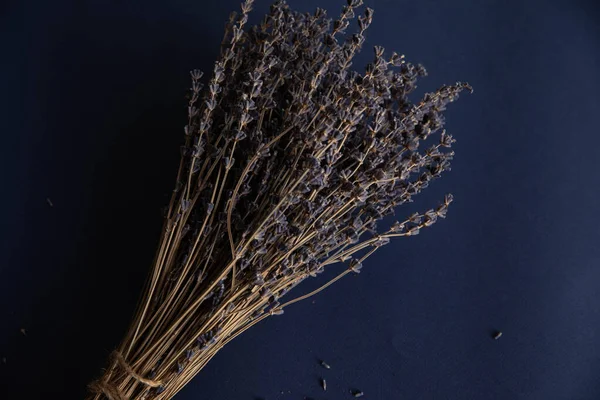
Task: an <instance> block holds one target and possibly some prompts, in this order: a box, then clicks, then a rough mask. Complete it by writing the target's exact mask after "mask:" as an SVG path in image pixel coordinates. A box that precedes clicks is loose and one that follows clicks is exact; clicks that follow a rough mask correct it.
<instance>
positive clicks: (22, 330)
mask: <svg viewBox="0 0 600 400" xmlns="http://www.w3.org/2000/svg"><path fill="white" fill-rule="evenodd" d="M21 333H22V334H23V336H27V331H26V330H25V328H21Z"/></svg>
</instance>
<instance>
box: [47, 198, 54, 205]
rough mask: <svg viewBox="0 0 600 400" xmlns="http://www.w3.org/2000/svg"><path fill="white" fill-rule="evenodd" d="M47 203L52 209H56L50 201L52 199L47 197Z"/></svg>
mask: <svg viewBox="0 0 600 400" xmlns="http://www.w3.org/2000/svg"><path fill="white" fill-rule="evenodd" d="M46 202H47V203H48V205H49V206H50V207H54V204H52V200H50V197H46Z"/></svg>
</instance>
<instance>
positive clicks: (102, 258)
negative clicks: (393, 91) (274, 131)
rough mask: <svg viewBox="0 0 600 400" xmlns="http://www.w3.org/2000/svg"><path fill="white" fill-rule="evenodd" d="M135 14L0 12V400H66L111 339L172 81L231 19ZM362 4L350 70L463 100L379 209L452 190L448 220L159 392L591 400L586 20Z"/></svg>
mask: <svg viewBox="0 0 600 400" xmlns="http://www.w3.org/2000/svg"><path fill="white" fill-rule="evenodd" d="M136 3H137V4H134V2H126V1H67V0H55V1H37V2H26V1H18V2H14V3H13V4H6V3H4V4H3V5H2V6H0V15H1V16H2V17H1V18H2V19H1V21H0V40H1V48H2V62H0V77H1V78H0V82H1V92H2V96H0V102H2V104H0V115H1V118H2V129H1V131H2V141H1V143H2V144H1V147H0V162H1V163H2V165H1V167H2V168H1V169H0V170H1V171H2V188H3V190H2V200H1V205H2V214H1V218H2V222H1V223H0V226H1V228H2V236H1V241H0V246H1V250H0V257H1V260H0V313H1V314H0V321H1V322H0V324H1V329H0V357H6V359H7V363H6V364H0V385H1V388H0V393H1V394H0V398H2V399H38V398H44V399H80V398H82V397H83V395H84V392H85V385H86V384H87V383H88V382H89V381H90V380H91V379H92V378H94V377H96V376H97V375H98V374H99V373H100V368H102V367H103V366H104V362H105V359H106V356H107V355H108V353H109V352H110V350H111V349H113V348H114V347H115V346H116V345H117V344H118V342H119V340H120V338H121V336H122V335H123V334H124V332H125V329H126V327H127V325H128V322H129V320H130V318H131V315H132V312H133V310H134V306H135V302H136V300H137V296H138V292H139V290H140V289H141V286H142V284H143V278H144V276H145V271H146V270H147V268H148V267H149V265H150V262H151V261H152V257H153V255H154V251H155V248H156V244H157V240H158V236H159V230H160V228H161V223H162V221H161V207H162V206H164V205H166V202H167V199H168V197H167V196H168V195H169V193H170V191H171V189H172V188H173V184H174V178H175V174H176V168H177V165H178V157H179V145H180V144H181V143H182V139H183V125H184V124H185V105H186V103H185V99H184V94H185V90H186V88H187V87H189V75H188V71H189V70H190V69H192V68H200V69H202V70H204V71H207V72H209V71H210V70H211V68H212V63H213V61H214V59H215V56H216V55H217V51H218V45H219V43H220V40H221V36H222V32H223V26H224V22H225V20H226V19H227V17H228V14H229V12H230V11H231V10H234V9H235V10H237V9H238V7H239V4H238V0H220V1H200V0H194V1H191V0H189V1H184V0H177V1H173V0H171V1H144V2H136ZM343 3H344V0H311V1H300V0H293V1H290V4H291V5H292V6H293V7H295V8H297V9H299V10H302V11H313V10H314V8H315V7H316V6H317V5H320V6H322V7H324V8H326V9H327V10H328V11H329V12H330V14H331V15H337V13H338V11H339V10H340V7H341V6H342V5H343ZM269 4H270V1H266V0H264V1H263V0H259V1H257V5H256V7H255V11H254V13H253V14H252V17H251V22H256V21H258V20H259V19H260V18H262V15H263V14H264V13H265V12H266V10H267V8H268V5H269ZM366 4H367V5H369V6H372V7H373V8H375V19H374V24H373V25H372V27H371V29H370V30H369V33H368V42H367V47H366V48H365V50H364V51H363V53H362V54H361V55H360V56H359V58H358V60H357V62H356V64H355V65H356V66H363V65H364V64H365V62H366V61H367V60H369V59H370V58H371V57H372V51H371V46H373V45H375V44H380V45H383V46H385V47H386V49H388V50H389V51H391V50H397V51H398V52H400V53H404V54H406V57H407V59H408V60H409V61H412V62H415V63H417V62H421V63H423V64H424V65H425V66H426V67H427V69H428V71H429V74H430V75H429V77H427V78H425V79H424V80H422V81H421V83H420V85H419V89H418V93H416V94H415V97H414V100H418V98H419V96H420V95H421V94H422V93H423V92H424V91H430V90H433V89H435V88H437V87H438V86H440V85H441V84H443V83H454V82H455V81H457V80H461V81H468V82H469V83H471V84H472V86H473V87H474V88H475V93H474V94H473V95H468V94H465V95H463V96H461V99H460V100H459V101H458V102H457V103H454V104H452V105H450V107H449V110H448V112H447V114H446V115H447V128H448V130H449V131H450V132H451V133H453V134H455V136H456V138H457V139H458V142H457V143H456V147H455V150H456V159H455V162H454V164H453V169H452V171H451V172H450V173H448V174H447V175H446V176H445V177H444V178H443V179H441V180H439V181H437V182H435V184H434V185H432V186H431V188H430V189H428V190H427V191H426V192H424V193H423V194H422V195H421V196H419V197H418V198H417V199H416V200H417V201H416V202H415V203H414V207H413V204H411V205H410V206H409V207H403V208H401V209H400V210H398V214H399V215H400V216H405V215H408V214H409V213H410V212H411V211H412V210H414V209H419V210H425V209H427V208H429V207H431V206H435V205H436V204H437V202H438V200H439V199H441V198H442V197H443V194H445V193H446V192H450V191H451V192H452V193H453V194H454V195H455V199H456V200H455V203H454V204H453V205H452V206H451V210H450V212H449V216H448V218H447V219H446V220H443V221H441V222H440V223H438V224H437V225H435V226H434V227H433V228H431V229H428V230H426V231H424V232H423V233H422V234H421V235H419V236H417V237H414V238H408V239H405V240H397V241H396V242H394V243H393V244H392V245H389V246H387V247H385V248H383V249H382V250H381V251H380V252H379V253H376V254H375V255H374V256H373V257H372V258H371V259H370V260H369V262H368V264H367V265H366V266H365V268H364V272H363V273H362V274H360V275H359V276H352V277H349V278H345V279H344V280H342V281H341V282H339V283H337V284H335V285H334V286H333V287H332V288H331V289H328V291H325V292H323V293H321V294H319V295H318V296H316V297H314V298H313V299H314V301H313V299H311V300H307V301H306V302H303V303H299V304H297V305H294V306H291V307H290V308H289V309H288V311H286V314H285V315H284V316H282V317H278V318H274V319H271V320H267V321H266V322H264V323H262V324H260V325H259V326H257V327H255V328H253V329H252V330H250V331H249V332H247V333H246V334H244V335H243V336H242V337H240V338H239V339H237V340H235V341H234V342H232V343H231V344H230V345H228V346H227V347H226V348H225V349H224V350H222V352H221V353H219V354H218V356H217V357H216V358H215V359H214V360H213V361H211V363H210V364H209V365H208V366H207V367H206V368H205V369H204V370H203V371H202V372H201V374H199V376H198V377H197V379H195V380H194V381H193V382H192V383H191V384H190V385H189V386H188V387H186V388H185V390H184V391H183V392H182V393H181V394H180V395H179V396H178V398H179V399H181V400H185V399H189V400H191V399H211V398H212V399H228V400H253V399H255V398H265V399H267V400H272V399H274V400H279V399H286V400H287V399H290V400H291V399H298V400H301V399H303V398H304V396H311V397H314V398H315V399H317V400H319V399H329V400H335V399H349V398H351V396H350V394H348V390H349V389H350V388H354V387H356V388H360V389H362V390H363V391H364V392H365V398H366V399H382V400H383V399H386V400H389V399H543V400H549V399H569V400H573V399H598V398H600V270H599V268H600V247H599V238H600V235H599V234H600V224H599V222H600V221H599V218H598V197H599V195H600V166H599V162H600V154H599V152H598V146H599V145H600V139H599V134H600V132H599V130H598V123H597V121H598V117H599V116H600V101H599V99H600V96H599V94H598V93H600V82H599V78H598V75H599V72H600V63H599V58H600V6H599V5H598V3H597V2H595V1H583V0H579V1H576V0H570V1H533V0H527V1H523V0H502V1H500V0H498V1H495V0H486V1H480V0H469V1H467V0H462V1H450V0H448V1H439V0H435V1H434V0H420V1H417V0H412V1H405V0H395V1H392V0H388V1H385V0H371V1H367V2H366ZM46 197H49V198H50V199H51V200H52V202H53V203H54V207H49V205H48V204H47V203H46ZM333 268H335V267H333ZM334 272H335V271H330V273H334ZM308 286H310V284H309V285H308ZM305 289H306V287H305ZM300 290H302V289H300ZM21 328H26V329H27V336H23V335H22V334H21V333H20V332H19V330H20V329H21ZM495 329H499V330H501V331H503V332H504V335H503V336H502V338H501V339H499V340H497V341H495V340H493V339H491V337H490V335H491V332H492V331H493V330H495ZM320 357H322V358H324V359H325V360H326V361H327V362H328V363H329V364H331V365H332V369H331V370H324V369H323V368H321V367H320V366H319V365H318V364H317V361H316V360H317V359H318V358H320ZM321 376H323V377H325V378H326V379H327V382H328V390H327V392H326V393H324V392H322V391H321V389H320V387H319V383H318V379H319V377H321ZM282 391H283V394H282V393H281V392H282Z"/></svg>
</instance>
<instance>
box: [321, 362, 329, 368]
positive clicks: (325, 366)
mask: <svg viewBox="0 0 600 400" xmlns="http://www.w3.org/2000/svg"><path fill="white" fill-rule="evenodd" d="M321 366H322V367H323V368H325V369H331V365H329V364H327V363H326V362H325V361H323V360H321Z"/></svg>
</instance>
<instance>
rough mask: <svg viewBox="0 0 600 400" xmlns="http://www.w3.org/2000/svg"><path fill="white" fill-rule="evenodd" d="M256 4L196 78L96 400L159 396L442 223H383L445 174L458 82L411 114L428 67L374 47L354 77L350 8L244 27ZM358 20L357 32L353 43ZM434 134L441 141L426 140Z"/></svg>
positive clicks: (427, 215) (415, 219)
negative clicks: (139, 282) (160, 220)
mask: <svg viewBox="0 0 600 400" xmlns="http://www.w3.org/2000/svg"><path fill="white" fill-rule="evenodd" d="M252 3H253V1H252V0H246V1H245V2H244V3H243V4H242V7H241V13H240V14H239V15H238V14H236V13H233V14H232V15H231V17H230V19H229V22H228V23H227V25H226V29H225V36H224V39H223V42H222V44H221V51H220V56H219V58H218V60H217V61H216V62H215V66H214V69H213V72H212V76H211V78H210V80H209V82H208V85H207V86H208V87H207V88H206V89H205V90H203V85H202V83H201V82H200V81H201V78H202V73H201V72H200V71H197V70H194V71H192V72H191V79H192V87H191V89H190V94H189V104H188V122H187V125H186V126H185V129H184V131H185V144H184V145H183V146H182V148H181V162H180V166H179V170H178V174H177V182H176V187H175V190H174V191H173V195H172V198H171V201H170V203H169V206H168V209H167V211H166V215H165V224H164V227H163V230H162V234H161V240H160V245H159V249H158V251H157V254H156V257H155V260H154V263H153V268H152V270H151V274H150V277H149V279H148V281H147V285H146V288H145V289H144V293H143V296H142V301H141V303H140V305H139V307H138V311H137V314H136V316H135V319H134V321H133V323H132V325H131V327H130V329H129V332H128V333H127V335H126V337H125V339H124V340H123V342H122V343H121V345H120V347H119V349H118V350H117V351H115V352H114V353H113V357H112V360H111V363H110V365H109V367H108V368H107V370H106V372H105V373H104V376H103V377H102V378H101V379H100V380H98V381H96V382H94V383H93V384H92V385H90V389H91V392H92V395H91V396H90V398H94V399H100V398H103V397H106V398H109V399H168V398H171V397H173V396H174V395H175V394H176V393H177V392H178V391H179V390H181V388H182V387H183V386H184V385H185V384H186V383H187V382H189V381H190V380H191V379H192V378H193V376H194V375H195V374H196V373H198V371H200V370H201V369H202V368H203V367H204V366H205V365H206V363H207V362H208V361H209V360H210V359H211V358H212V357H213V356H214V355H215V354H216V352H217V351H219V349H221V348H222V347H223V346H224V345H225V344H227V343H228V342H229V341H230V340H232V339H233V338H235V337H236V336H237V335H239V334H240V333H242V332H244V331H245V330H246V329H248V328H249V327H251V326H253V325H254V324H256V323H258V322H259V321H262V320H263V319H265V318H268V317H269V316H272V315H280V314H282V313H283V310H284V308H285V307H286V306H288V305H290V304H292V303H294V302H297V301H300V300H302V299H305V298H307V297H309V296H312V295H313V294H315V293H317V292H319V291H320V290H322V289H324V288H326V287H328V286H329V285H331V284H332V283H334V282H335V281H337V280H338V279H340V278H341V277H343V276H345V275H347V274H349V273H359V272H360V269H361V266H362V263H363V262H364V261H365V259H366V258H367V257H369V256H370V255H371V254H373V252H374V251H376V250H377V249H378V248H379V247H381V246H383V245H385V244H387V243H388V242H389V240H390V238H392V237H399V236H411V235H416V234H418V233H419V231H420V230H421V229H422V228H424V227H428V226H431V225H432V224H434V223H435V222H436V221H437V220H438V218H444V217H445V216H446V211H447V208H448V205H449V204H450V202H451V201H452V196H451V195H447V196H446V197H445V199H444V201H443V202H442V204H441V205H440V206H438V207H437V208H435V209H431V210H428V211H426V212H424V213H415V214H413V215H411V216H409V218H407V219H406V220H404V221H401V222H396V223H394V224H393V225H392V226H391V227H390V228H389V229H381V228H379V227H378V225H377V224H378V222H379V221H380V220H381V219H382V218H383V217H384V216H386V215H389V214H392V213H394V209H395V207H397V206H399V205H401V204H404V203H406V202H411V201H412V198H413V196H414V195H416V194H417V193H419V192H420V191H421V190H422V189H424V188H426V187H427V186H428V185H429V182H430V181H431V180H433V179H436V178H438V177H440V176H441V175H442V173H443V172H445V171H447V170H449V169H450V161H451V160H452V157H453V155H454V153H453V152H452V151H451V150H449V148H450V147H451V145H452V143H453V142H454V139H453V138H452V136H451V135H449V134H447V133H446V132H445V130H442V127H443V125H444V118H443V115H442V112H443V111H444V110H445V109H446V105H447V104H448V103H450V102H452V101H454V100H456V99H457V98H458V96H459V93H460V92H461V91H462V90H463V89H468V90H471V87H470V86H469V85H468V84H465V83H460V82H458V83H456V84H455V85H451V86H442V87H441V88H440V89H438V90H437V91H436V92H435V93H428V94H426V95H425V96H424V98H423V99H422V101H421V102H419V103H418V104H412V103H411V102H410V101H409V100H408V97H407V96H408V95H409V94H410V93H411V92H412V91H413V90H414V89H415V88H416V81H417V78H418V77H419V76H425V75H426V71H425V69H424V68H423V67H422V66H421V65H413V64H411V63H409V62H406V61H405V60H404V56H402V55H398V54H397V53H392V54H391V55H390V56H389V57H387V58H386V57H385V56H384V49H383V48H382V47H380V46H375V48H374V51H375V54H374V59H373V61H372V62H371V63H370V64H369V65H368V66H367V68H366V70H365V72H364V73H363V74H360V73H358V72H355V71H352V70H350V67H351V65H352V60H353V57H354V56H355V54H356V53H357V52H358V51H359V50H360V49H361V47H362V45H363V43H364V41H365V37H364V34H365V31H366V30H367V28H368V27H369V25H370V24H371V21H372V17H373V10H372V9H370V8H366V9H365V10H364V11H363V12H362V13H361V14H359V15H358V16H357V11H358V10H357V9H358V8H359V7H360V6H362V0H348V2H347V5H346V6H344V7H343V10H342V13H341V15H340V16H339V17H338V18H337V19H335V20H331V19H329V18H327V16H326V13H325V11H324V10H322V9H317V10H316V11H315V12H314V13H313V14H310V13H305V14H303V13H299V12H296V11H293V10H291V9H290V8H289V7H288V5H287V4H286V3H285V2H284V1H277V2H275V3H274V4H273V5H272V6H271V9H270V13H269V14H268V15H266V16H265V18H264V20H263V21H262V23H260V24H259V25H257V26H253V27H252V28H251V29H245V26H246V23H247V20H248V13H249V12H250V11H251V8H252ZM354 21H356V22H357V25H358V29H357V30H356V32H355V33H352V34H347V33H346V29H347V28H348V27H349V25H350V24H351V23H352V22H354ZM437 132H440V134H439V138H438V140H437V141H436V142H435V144H432V145H431V146H430V147H428V148H426V149H425V150H421V147H422V146H420V144H421V143H422V142H424V141H425V140H427V139H428V138H430V137H431V136H432V135H434V134H435V133H437ZM338 263H344V264H345V265H346V268H345V269H344V270H343V272H341V273H340V274H339V275H338V276H337V277H336V278H334V279H333V280H331V281H329V282H327V283H325V284H324V285H323V286H322V287H321V288H319V289H317V290H315V291H313V292H311V293H309V294H306V295H304V296H300V297H298V298H295V299H292V300H289V301H287V302H284V303H282V298H283V297H284V296H285V295H286V294H287V293H288V292H289V291H290V290H291V289H292V288H294V287H295V286H297V285H298V284H299V283H300V282H302V281H303V280H304V279H306V278H308V277H315V276H317V275H318V274H320V273H321V272H323V270H324V268H325V267H328V266H330V265H333V264H338Z"/></svg>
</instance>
